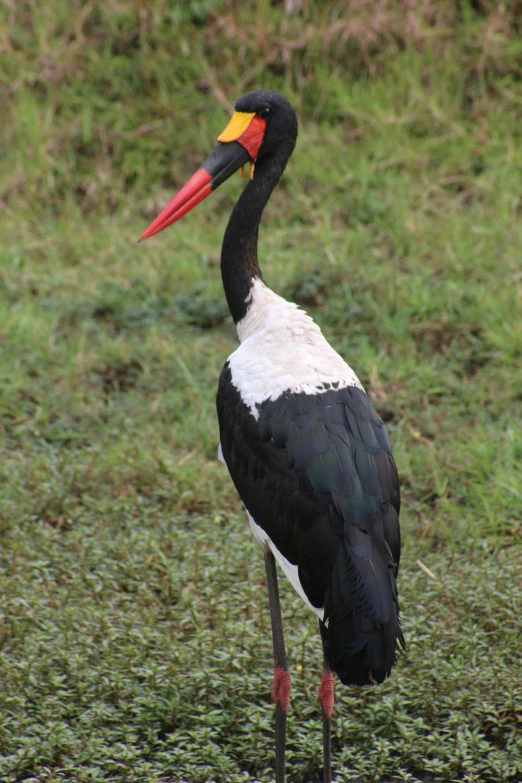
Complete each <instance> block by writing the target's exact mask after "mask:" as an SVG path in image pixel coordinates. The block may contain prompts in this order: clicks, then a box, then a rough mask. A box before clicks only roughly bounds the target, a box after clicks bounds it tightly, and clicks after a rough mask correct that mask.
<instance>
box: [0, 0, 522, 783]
mask: <svg viewBox="0 0 522 783" xmlns="http://www.w3.org/2000/svg"><path fill="white" fill-rule="evenodd" d="M292 9H293V10H292ZM296 9H297V10H296ZM299 9H300V10H299ZM0 13H1V17H0V18H1V20H2V22H1V25H2V26H1V27H0V74H1V84H2V87H1V89H2V102H1V105H0V143H1V145H2V163H1V176H0V209H1V211H2V220H1V222H0V258H1V270H0V308H1V312H0V353H1V365H0V371H1V374H2V383H1V389H0V395H1V398H0V417H1V422H2V441H1V449H2V467H1V472H2V483H1V487H0V500H1V528H2V543H1V550H0V558H1V560H0V565H1V571H0V580H1V589H0V612H1V618H0V619H1V622H0V678H1V687H0V780H1V781H2V783H4V781H5V783H15V781H16V782H18V781H42V782H43V781H49V783H50V782H51V781H53V782H54V783H59V782H61V783H64V782H65V781H74V783H76V781H78V783H79V782H80V781H81V782H82V783H83V782H87V781H97V780H100V781H111V782H112V781H114V782H116V781H125V782H126V783H127V782H129V783H131V782H135V781H140V782H141V781H143V782H145V781H147V783H148V782H150V783H154V782H157V783H160V781H161V783H166V782H167V781H190V783H203V782H204V781H216V782H217V783H225V781H226V782H227V783H239V781H250V780H262V781H269V780H271V779H272V771H271V770H272V767H273V750H272V739H273V724H272V708H271V704H270V697H269V692H268V690H269V684H270V681H271V645H270V635H269V619H268V611H267V610H268V607H267V598H266V590H265V585H264V573H263V564H262V558H261V556H260V554H259V552H258V551H256V547H255V545H254V542H253V540H252V538H251V535H250V532H249V529H248V527H247V524H246V522H245V518H244V514H243V512H242V510H241V506H240V503H239V501H238V499H237V497H236V495H235V493H234V491H233V489H232V487H231V483H230V481H229V480H228V479H227V477H226V476H225V474H224V469H223V467H222V466H221V465H220V464H219V463H218V462H217V459H216V447H217V424H216V418H215V411H214V394H215V387H216V383H217V377H218V374H219V371H220V368H221V366H222V364H223V361H224V359H225V358H226V356H227V355H228V353H230V352H231V351H232V350H233V348H234V345H235V339H236V338H235V334H234V329H233V326H232V324H231V322H230V320H229V318H228V317H227V313H226V310H225V309H224V300H223V296H222V293H221V289H220V277H219V269H218V263H219V245H220V240H221V237H222V234H223V230H224V227H225V225H226V220H227V216H228V214H229V212H230V208H231V206H232V204H233V203H234V200H235V199H236V198H237V196H238V194H239V192H240V188H241V182H240V180H239V178H235V179H234V181H232V182H229V183H227V184H226V185H225V186H223V187H222V188H221V189H220V190H219V191H218V192H217V193H216V194H215V195H214V196H213V197H212V198H211V199H209V201H208V202H206V203H205V204H204V205H202V206H201V207H200V208H199V210H198V211H196V212H195V213H193V214H192V215H190V217H188V218H186V219H185V220H184V221H182V222H181V223H180V224H178V225H177V226H176V227H175V228H173V229H171V230H170V231H169V232H168V233H166V234H163V235H161V236H160V237H159V238H157V239H155V240H153V241H151V242H149V243H147V244H146V245H140V246H137V245H136V244H135V240H136V239H137V237H138V236H139V235H140V233H141V232H142V230H143V229H144V228H145V227H146V225H147V224H148V222H149V221H150V219H151V218H152V217H154V216H155V214H156V212H157V210H158V208H160V207H162V206H163V205H164V204H165V203H166V202H167V200H168V199H169V198H170V197H171V196H172V195H173V193H174V191H175V189H176V188H177V187H179V186H180V185H181V184H183V182H184V181H185V179H186V178H187V177H188V176H189V175H190V174H192V173H193V171H194V170H195V169H196V168H197V167H198V165H199V164H200V162H201V161H202V160H203V159H204V157H206V155H207V154H208V152H209V151H210V150H211V149H212V148H213V145H214V141H215V137H216V135H217V134H218V132H219V131H220V130H221V129H222V128H223V127H224V124H225V123H226V120H227V116H228V113H229V111H230V107H231V106H232V105H233V103H234V101H235V99H236V98H237V97H238V96H239V95H241V94H242V93H243V92H246V91H247V90H248V89H253V88H254V87H259V86H264V87H270V88H274V89H277V90H279V91H281V92H283V93H284V94H285V95H287V97H288V98H289V99H290V100H291V101H292V102H293V103H294V105H296V107H297V109H298V111H299V115H300V121H301V125H300V136H299V141H298V146H297V150H296V153H295V156H294V158H293V159H292V161H291V164H290V166H289V169H288V172H287V174H286V175H285V178H284V180H283V182H282V184H281V186H280V187H279V189H278V190H277V192H276V193H275V194H274V197H273V199H272V201H271V203H270V205H269V207H268V209H267V211H266V217H265V220H264V227H263V230H262V233H261V246H260V257H261V259H262V265H263V270H264V272H265V277H266V279H267V282H268V283H269V284H271V285H272V286H273V287H274V288H275V289H276V290H278V291H280V292H282V293H284V294H286V295H288V296H289V297H291V298H296V299H298V300H299V301H301V302H303V305H304V306H305V307H306V308H307V309H308V310H309V311H310V312H312V313H313V315H314V317H315V318H316V319H317V320H318V321H319V323H320V324H321V326H322V327H323V329H324V331H325V333H326V335H327V337H328V338H329V339H330V340H331V342H332V343H333V345H334V346H335V347H336V348H337V349H338V350H339V351H340V352H341V353H342V354H343V355H344V356H345V357H346V359H347V360H348V361H349V363H350V364H352V365H353V366H354V367H355V369H356V371H357V372H358V374H359V376H360V377H361V379H362V381H363V383H364V384H365V386H366V388H367V390H368V391H369V393H370V394H371V396H372V398H373V400H374V401H375V404H376V407H377V409H378V410H379V412H380V413H381V415H382V416H383V418H384V419H385V421H386V422H387V426H388V429H389V432H390V436H391V439H392V443H393V445H394V450H395V453H396V459H397V462H398V465H399V469H400V474H401V479H402V484H403V488H404V515H403V523H402V524H403V530H404V556H403V564H402V569H401V575H400V589H401V595H402V611H403V621H404V629H405V634H406V638H407V643H408V651H407V654H406V655H404V656H403V657H402V658H401V660H400V662H399V665H398V667H397V669H396V671H395V672H394V674H393V676H392V677H391V679H390V680H389V681H388V682H387V683H386V684H385V685H384V686H382V687H380V688H376V689H372V690H363V689H359V690H357V689H353V690H348V689H344V690H341V688H340V687H339V688H338V705H337V713H336V717H335V727H334V740H333V741H334V753H335V764H336V775H337V777H336V780H338V781H350V780H351V781H353V780H362V781H374V782H375V783H377V781H381V782H382V781H385V780H386V781H388V780H392V779H393V780H399V781H418V780H427V779H430V780H437V781H450V780H451V781H467V782H468V783H472V781H474V782H475V783H476V782H477V781H481V782H483V783H508V782H509V783H519V781H520V780H522V761H521V758H522V684H521V679H522V665H521V656H520V650H521V619H520V608H521V588H522V585H521V568H522V555H521V547H520V543H521V526H520V519H521V512H522V481H521V471H520V462H521V458H522V430H521V418H522V417H521V400H522V374H521V371H520V363H521V355H522V324H521V318H520V313H521V305H522V282H521V280H522V278H521V263H520V262H521V252H522V251H521V239H522V228H521V226H522V201H521V193H522V175H521V168H522V97H521V95H522V94H521V90H520V85H521V78H522V41H521V38H520V34H519V29H520V28H519V24H520V17H521V9H520V6H519V5H518V4H516V3H504V4H503V5H498V6H497V4H496V3H493V2H491V3H488V2H484V3H478V2H475V3H468V2H462V3H459V4H456V3H455V4H454V3H451V2H447V3H435V2H433V3H430V2H428V1H427V2H424V3H422V4H421V3H419V4H408V3H406V2H403V3H400V2H389V3H380V4H373V5H372V4H369V3H365V2H363V0H360V1H359V2H353V3H350V4H348V3H342V2H341V3H332V2H325V3H321V4H316V3H311V2H308V3H307V2H302V3H301V4H298V3H286V4H283V3H274V4H270V3H268V2H266V1H265V2H261V3H236V2H216V0H214V1H213V2H203V0H201V2H187V3H182V4H175V3H172V4H168V3H165V2H161V1H160V0H153V2H150V3H141V2H130V0H122V2H118V3H117V2H115V0H106V2H104V3H103V4H102V3H99V2H96V0H92V1H91V2H88V3H80V2H64V0H49V2H46V3H39V2H36V0H35V2H19V3H14V2H4V3H3V4H2V5H0ZM282 589H283V604H284V621H285V627H286V631H287V644H288V649H289V653H290V660H291V665H292V670H293V677H294V692H293V699H292V707H291V715H290V721H289V763H288V768H289V780H290V781H304V780H308V779H317V778H318V777H319V774H320V767H321V746H320V742H321V730H320V715H319V710H318V706H317V702H316V690H317V685H318V681H319V676H320V665H321V650H320V640H319V635H318V632H317V628H316V624H315V622H314V621H313V619H312V618H311V617H310V616H309V614H308V613H307V611H306V610H305V608H304V607H303V606H301V603H300V601H299V599H298V598H297V597H296V596H295V595H294V594H293V593H292V591H291V589H290V588H289V587H287V586H286V585H284V584H283V586H282Z"/></svg>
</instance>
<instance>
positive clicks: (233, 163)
mask: <svg viewBox="0 0 522 783" xmlns="http://www.w3.org/2000/svg"><path fill="white" fill-rule="evenodd" d="M249 160H251V158H250V154H249V152H248V150H246V149H245V148H244V147H243V146H242V145H241V144H239V143H238V142H237V141H234V142H229V143H226V144H221V143H219V144H218V145H217V147H216V149H215V150H214V152H213V153H212V154H211V155H210V156H209V157H208V158H207V159H206V161H205V162H204V163H203V165H202V167H201V168H200V169H198V170H197V171H196V173H195V174H194V176H192V177H191V178H190V179H189V181H188V182H187V184H186V185H184V186H183V187H182V188H181V190H180V191H179V193H178V194H177V196H174V198H173V199H172V201H171V202H170V204H168V205H167V206H166V207H165V209H164V210H163V211H162V212H161V213H160V214H159V215H158V217H157V218H156V220H154V221H153V222H152V223H151V224H150V226H149V227H148V229H147V230H146V231H145V232H144V233H143V234H142V235H141V237H140V239H139V241H140V242H142V241H143V240H144V239H149V238H150V237H153V236H154V234H159V232H160V231H163V230H164V229H165V228H168V226H170V225H172V223H175V222H176V220H179V219H180V218H182V217H183V215H186V214H187V212H190V210H191V209H194V207H196V206H197V205H198V204H200V203H201V202H202V201H203V199H205V198H206V197H207V196H209V195H210V194H211V193H212V191H213V190H215V189H216V188H217V187H219V185H221V183H222V182H224V181H225V180H226V179H228V178H229V177H230V176H232V174H233V173H234V172H235V171H237V170H238V169H239V168H241V166H244V165H245V163H247V162H248V161H249Z"/></svg>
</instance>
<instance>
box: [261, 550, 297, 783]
mask: <svg viewBox="0 0 522 783" xmlns="http://www.w3.org/2000/svg"><path fill="white" fill-rule="evenodd" d="M265 567H266V581H267V587H268V599H269V601H270V620H271V624H272V640H273V643H274V682H273V683H272V699H273V700H274V702H275V705H276V783H284V779H285V746H286V716H287V714H288V705H289V704H290V690H291V687H292V681H291V678H290V672H289V671H288V664H287V661H286V650H285V639H284V636H283V621H282V619H281V604H280V602H279V587H278V584H277V571H276V561H275V557H274V556H273V554H272V552H270V551H269V552H266V553H265Z"/></svg>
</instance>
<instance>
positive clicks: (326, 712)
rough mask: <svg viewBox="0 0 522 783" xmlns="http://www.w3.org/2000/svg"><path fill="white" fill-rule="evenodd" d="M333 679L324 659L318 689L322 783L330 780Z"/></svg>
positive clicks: (328, 782) (328, 665)
mask: <svg viewBox="0 0 522 783" xmlns="http://www.w3.org/2000/svg"><path fill="white" fill-rule="evenodd" d="M334 689H335V685H334V678H333V674H332V672H331V669H330V664H329V663H328V661H327V659H326V657H325V659H324V670H323V679H322V680H321V685H320V687H319V694H318V696H319V702H320V703H321V709H322V713H323V756H324V783H331V780H332V739H331V737H332V720H331V718H332V711H333V706H334Z"/></svg>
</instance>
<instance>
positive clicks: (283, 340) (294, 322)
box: [228, 279, 363, 419]
mask: <svg viewBox="0 0 522 783" xmlns="http://www.w3.org/2000/svg"><path fill="white" fill-rule="evenodd" d="M251 297H252V303H251V305H250V307H249V309H248V312H247V314H246V316H245V317H244V318H243V320H242V321H240V322H239V323H238V325H237V331H238V335H239V339H240V341H241V345H240V346H239V348H237V350H236V351H234V353H233V354H232V355H231V356H230V357H229V359H228V361H229V364H230V370H231V373H232V383H233V384H234V386H235V387H236V389H237V390H238V391H239V393H240V395H241V398H242V400H243V402H244V403H245V404H246V405H247V406H248V407H249V408H250V410H251V412H252V414H253V416H255V418H256V419H257V418H258V416H259V411H258V409H257V406H258V405H260V404H261V403H262V402H264V401H265V400H276V399H277V398H278V397H279V396H280V395H281V394H283V392H285V391H291V392H302V393H304V394H321V393H323V392H324V391H326V390H327V388H329V386H328V387H327V388H325V387H324V384H330V385H332V384H336V388H341V387H343V386H358V387H359V388H360V389H362V388H363V387H362V385H361V383H360V381H359V379H358V378H357V376H356V375H355V373H354V371H353V370H352V369H351V367H350V366H349V365H348V364H346V362H345V361H344V359H342V357H341V356H339V354H338V353H337V351H334V349H333V348H332V346H331V345H330V344H329V343H328V342H327V341H326V340H325V338H324V337H323V334H322V332H321V330H320V329H319V327H318V326H317V324H315V323H314V322H313V320H312V319H311V318H310V316H308V315H307V314H306V313H305V312H304V311H303V310H300V309H299V308H298V307H297V305H295V304H292V303H291V302H287V301H286V300H285V299H283V298H282V297H280V296H278V295H277V294H275V293H274V292H273V291H271V290H270V289H269V288H267V287H266V286H265V284H264V283H262V282H261V281H260V280H257V279H256V280H254V281H253V285H252V289H251Z"/></svg>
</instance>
